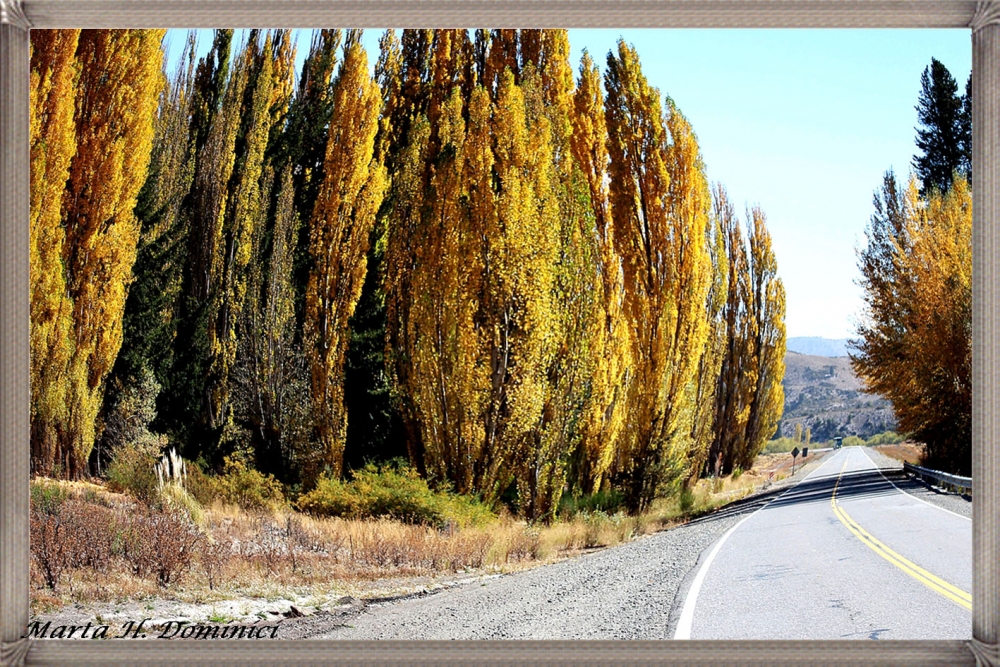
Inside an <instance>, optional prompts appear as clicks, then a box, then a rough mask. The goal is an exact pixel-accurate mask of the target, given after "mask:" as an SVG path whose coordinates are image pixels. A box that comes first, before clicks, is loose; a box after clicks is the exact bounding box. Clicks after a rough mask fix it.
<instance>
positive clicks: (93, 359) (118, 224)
mask: <svg viewBox="0 0 1000 667" xmlns="http://www.w3.org/2000/svg"><path fill="white" fill-rule="evenodd" d="M163 35H164V31H163V30H84V31H82V32H81V33H80V39H79V44H78V47H77V60H78V61H79V66H80V78H79V83H78V87H77V98H76V112H75V123H76V154H75V155H74V157H73V160H72V163H71V166H70V172H69V180H68V182H67V184H66V188H67V192H66V194H65V196H64V199H63V214H62V215H63V221H64V224H65V226H66V239H65V244H64V249H63V259H64V261H65V263H66V267H67V274H68V280H67V290H68V294H69V297H70V299H71V300H72V302H73V327H72V333H71V340H72V341H73V356H72V359H71V361H70V365H69V373H68V377H67V382H68V392H69V395H68V396H67V404H68V409H69V425H68V429H67V431H66V432H65V433H63V434H61V439H62V442H61V448H60V449H61V451H60V453H59V456H58V459H59V460H58V461H57V462H58V463H61V464H62V465H64V466H65V468H64V472H65V473H66V474H68V475H69V476H71V477H79V476H81V475H83V474H85V472H86V464H87V458H88V456H89V455H90V451H91V449H92V447H93V443H94V436H95V423H96V419H97V413H98V410H99V409H100V406H101V402H102V398H103V391H104V379H105V377H106V376H107V374H108V372H109V371H110V370H111V367H112V365H113V364H114V361H115V358H116V356H117V355H118V350H119V348H120V346H121V342H122V329H121V324H122V313H123V310H124V306H125V297H126V296H127V292H128V285H129V282H130V280H131V273H132V264H133V263H134V262H135V255H136V246H137V244H138V240H139V223H138V220H137V219H136V217H135V215H134V213H133V209H134V208H135V203H136V196H137V195H138V193H139V189H140V188H141V187H142V184H143V182H144V181H145V178H146V169H147V167H148V165H149V159H150V151H151V149H152V139H153V119H154V116H155V113H156V107H157V101H158V97H159V93H160V91H161V90H162V88H163V79H162V77H163V74H162V71H161V63H162V50H161V49H160V42H161V40H162V38H163Z"/></svg>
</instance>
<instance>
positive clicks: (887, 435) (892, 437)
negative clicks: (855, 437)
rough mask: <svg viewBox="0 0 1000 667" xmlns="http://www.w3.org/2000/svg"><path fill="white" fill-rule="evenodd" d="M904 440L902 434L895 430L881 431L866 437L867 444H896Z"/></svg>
mask: <svg viewBox="0 0 1000 667" xmlns="http://www.w3.org/2000/svg"><path fill="white" fill-rule="evenodd" d="M904 440H906V438H904V437H903V436H901V435H900V434H898V433H896V432H895V431H883V432H881V433H877V434H875V435H873V436H872V437H870V438H868V445H869V446H875V445H896V444H899V443H901V442H903V441H904Z"/></svg>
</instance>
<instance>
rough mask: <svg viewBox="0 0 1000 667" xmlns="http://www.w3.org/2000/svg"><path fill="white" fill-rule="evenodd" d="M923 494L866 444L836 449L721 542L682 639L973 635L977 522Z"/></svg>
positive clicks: (680, 630)
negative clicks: (880, 464)
mask: <svg viewBox="0 0 1000 667" xmlns="http://www.w3.org/2000/svg"><path fill="white" fill-rule="evenodd" d="M900 484H901V485H902V482H900ZM904 488H905V486H904ZM918 495H919V494H915V495H909V494H906V493H903V492H902V491H901V490H900V489H899V488H897V487H896V486H895V485H893V484H892V483H890V481H889V480H888V479H887V478H886V477H884V476H883V475H882V473H881V472H879V470H878V468H877V467H876V466H875V465H874V463H873V462H872V460H871V458H870V457H869V456H868V455H867V454H866V453H865V451H864V450H863V449H861V448H857V447H848V448H844V449H842V450H840V451H838V452H836V453H835V454H834V455H832V456H827V458H826V460H825V461H824V462H823V464H822V465H821V466H819V467H818V468H816V469H815V470H813V471H812V472H811V473H810V474H809V476H808V477H806V478H805V479H804V480H803V481H802V482H801V483H800V484H798V485H797V486H795V487H792V488H791V489H789V490H788V491H787V492H786V493H785V494H783V495H782V496H780V497H778V498H776V499H775V500H773V501H772V502H771V503H770V504H768V505H767V506H765V507H764V508H762V509H761V510H760V511H758V512H755V513H754V514H752V515H750V516H748V517H746V518H745V519H744V520H742V521H741V522H740V523H739V524H738V525H737V526H735V527H734V528H733V529H732V530H731V531H730V532H728V533H727V534H726V535H724V536H723V537H722V538H721V540H719V541H718V542H716V544H715V545H714V546H713V549H712V550H710V551H709V553H708V554H707V556H706V557H705V558H703V559H702V562H701V563H700V564H699V568H698V571H697V573H696V575H695V576H694V577H693V579H692V580H690V581H689V583H688V586H687V591H686V593H685V595H684V604H683V608H682V613H681V617H680V622H679V623H678V625H677V629H676V631H675V637H676V638H678V639H686V638H691V639H844V638H866V637H867V638H870V639H967V638H969V637H971V634H972V615H971V611H970V608H971V607H970V602H971V601H970V598H969V592H970V591H971V590H972V588H971V587H972V526H971V521H970V520H969V519H968V518H967V517H965V516H960V515H958V514H956V513H953V512H950V511H948V510H946V509H943V508H941V507H939V506H937V505H934V504H931V503H928V502H925V501H922V500H921V499H919V498H918V497H917V496H918Z"/></svg>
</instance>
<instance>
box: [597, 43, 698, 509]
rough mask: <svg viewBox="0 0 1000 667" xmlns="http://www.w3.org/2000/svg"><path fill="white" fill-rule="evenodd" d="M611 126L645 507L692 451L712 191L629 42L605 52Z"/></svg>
mask: <svg viewBox="0 0 1000 667" xmlns="http://www.w3.org/2000/svg"><path fill="white" fill-rule="evenodd" d="M605 83H606V87H607V91H608V96H607V101H606V122H607V126H608V135H609V141H608V152H609V154H610V157H611V168H610V172H609V173H610V177H611V203H612V219H613V221H614V227H615V242H616V245H617V247H618V250H619V254H620V255H621V256H622V260H623V270H624V276H625V285H626V286H627V288H626V294H625V303H624V313H625V316H626V317H627V318H628V322H629V328H630V334H631V339H632V346H633V355H632V356H633V359H634V367H635V373H636V376H635V380H634V383H633V385H632V388H633V391H632V395H631V397H630V401H629V403H630V406H629V407H630V410H629V413H630V414H629V418H628V421H627V426H626V433H627V439H626V441H625V443H624V446H623V451H622V457H621V469H620V470H619V476H620V478H621V479H622V485H623V487H624V492H625V497H626V503H627V504H628V506H629V508H630V509H631V510H641V509H643V508H644V507H646V506H647V505H648V504H649V502H650V501H652V499H653V497H654V496H655V494H656V492H657V491H658V487H659V486H660V485H661V484H662V483H663V482H665V481H669V480H671V479H673V478H675V477H677V476H678V475H679V474H680V473H681V472H682V470H683V467H684V465H685V463H686V460H685V459H686V454H687V452H688V451H689V449H690V433H691V419H692V412H693V400H692V397H691V396H692V393H693V392H692V385H693V383H694V381H695V378H696V372H697V367H698V361H699V359H700V356H701V352H702V348H703V346H704V344H705V337H706V334H707V328H708V327H707V318H706V316H705V307H704V304H705V299H706V296H707V292H708V287H709V284H710V278H711V276H710V269H711V265H710V258H709V254H708V251H707V248H706V238H705V236H706V235H705V228H706V225H707V223H708V217H709V216H708V209H709V197H708V185H707V181H706V179H705V176H704V168H703V165H702V164H701V160H700V158H699V155H698V147H697V142H696V141H695V138H694V134H693V132H692V131H691V128H690V125H689V124H688V122H687V121H686V120H685V119H684V118H683V116H682V115H681V114H680V112H679V111H678V110H677V109H676V107H675V106H674V105H673V104H672V102H670V101H669V100H668V103H667V109H666V113H664V112H663V111H662V107H661V105H660V99H659V91H657V90H656V89H655V88H652V87H651V86H650V85H649V84H648V82H647V81H646V78H645V76H644V75H643V74H642V71H641V67H640V64H639V58H638V54H636V52H635V50H634V49H633V48H631V47H629V46H627V45H626V44H625V43H624V41H620V42H619V43H618V55H617V56H615V54H614V53H609V54H608V71H607V73H606V75H605Z"/></svg>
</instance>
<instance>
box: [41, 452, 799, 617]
mask: <svg viewBox="0 0 1000 667" xmlns="http://www.w3.org/2000/svg"><path fill="white" fill-rule="evenodd" d="M760 461H761V462H763V464H764V465H763V467H762V468H760V469H758V468H757V467H755V468H754V469H753V470H750V471H747V472H745V473H742V474H738V475H734V476H730V477H726V478H722V479H714V480H707V479H706V480H700V481H699V482H698V483H697V484H695V485H694V487H693V488H692V489H690V490H688V491H685V492H684V493H682V494H681V495H680V496H678V497H674V498H665V499H659V500H657V501H656V502H655V503H654V504H653V506H652V507H651V508H650V510H649V511H647V512H646V513H644V514H642V515H640V516H626V515H625V514H624V513H622V512H619V511H615V505H616V502H615V499H614V498H601V497H590V498H582V499H576V500H575V501H573V502H572V503H571V504H570V505H569V506H568V507H566V508H564V512H563V513H562V514H561V518H560V519H559V520H557V521H554V522H553V523H551V524H548V525H529V524H527V523H526V522H524V521H520V520H516V519H514V518H512V517H511V516H510V515H509V514H507V513H505V512H502V513H501V514H500V515H497V514H494V513H492V512H489V510H487V509H486V508H485V507H483V506H482V505H480V504H479V503H477V502H476V501H475V500H474V499H469V498H464V497H461V496H456V495H454V494H449V493H446V492H444V493H442V492H440V491H435V492H431V491H430V490H429V489H427V487H426V485H425V484H424V483H423V481H422V480H420V479H419V478H416V477H414V476H413V475H410V474H409V473H408V472H407V471H406V470H405V469H399V468H396V469H394V470H376V469H366V471H362V474H360V475H357V474H356V475H355V476H354V479H353V480H352V481H351V482H348V483H339V484H328V485H327V486H326V489H325V491H321V492H319V493H313V494H311V495H306V496H303V497H301V498H300V499H299V501H298V503H297V507H296V506H293V505H292V504H289V503H287V502H279V501H278V500H276V499H275V498H270V500H269V501H268V502H261V501H260V494H257V493H256V492H254V490H253V489H252V488H250V487H252V486H253V484H252V482H253V480H251V481H250V482H247V480H245V479H244V480H243V481H242V482H240V483H241V484H243V487H247V488H243V487H240V486H239V484H237V481H239V480H238V479H237V478H235V477H234V478H231V479H229V480H228V481H226V480H223V481H222V482H215V485H216V486H217V487H221V488H225V485H226V484H228V485H229V486H230V487H239V490H238V492H237V491H233V490H232V489H229V491H230V492H228V493H226V494H224V499H223V498H220V497H219V496H218V494H217V495H216V496H214V497H213V496H207V497H206V496H205V495H204V493H203V492H201V491H199V493H198V494H197V495H201V496H202V499H203V500H205V502H204V503H202V502H199V501H198V500H195V499H194V497H193V496H194V494H193V493H192V494H189V493H187V492H186V491H185V490H184V489H183V488H174V487H173V486H171V485H170V484H167V485H164V486H163V488H161V489H160V491H159V492H158V494H156V495H155V496H154V497H152V498H149V497H147V498H146V499H143V500H139V499H137V498H136V497H135V496H134V495H131V494H127V493H120V492H114V491H112V490H110V489H109V488H108V487H106V486H104V485H101V484H94V483H86V482H57V481H54V480H47V479H41V478H39V479H35V480H33V481H32V485H31V486H32V511H31V531H32V535H31V538H32V561H31V583H32V586H31V591H32V597H31V601H32V610H33V612H34V613H39V612H46V611H52V610H54V609H56V608H58V607H60V606H62V605H64V604H68V603H87V602H107V603H115V602H120V601H124V600H142V599H148V598H154V597H161V598H173V599H177V600H180V601H184V602H195V603H201V602H211V601H216V600H225V599H235V598H245V597H265V598H273V597H281V596H283V595H285V594H287V593H288V592H290V591H294V592H299V593H301V592H305V591H307V592H310V593H315V594H337V593H339V592H343V591H348V590H349V591H351V592H352V593H355V594H356V593H357V592H358V591H361V592H362V594H363V591H364V590H365V589H366V588H370V587H372V586H374V584H375V582H384V581H385V580H386V579H392V578H404V577H416V576H426V575H431V576H436V575H448V574H454V573H461V572H478V573H488V572H505V571H512V570H519V569H523V568H526V567H532V566H535V565H539V564H544V563H549V562H553V561H556V560H560V559H563V558H566V557H570V556H573V555H576V554H579V553H581V552H582V551H585V550H590V549H594V548H601V547H608V546H614V545H616V544H620V543H622V542H626V541H629V540H631V539H634V538H636V537H638V536H641V535H646V534H649V533H653V532H656V531H658V530H662V529H664V528H667V527H670V526H673V525H676V524H678V523H680V522H683V521H684V520H686V519H687V518H689V517H693V516H697V515H700V514H704V513H707V512H710V511H712V510H713V509H715V508H717V507H719V506H721V505H724V504H726V503H728V502H732V501H733V500H737V499H739V498H742V497H744V496H746V495H748V494H749V493H751V492H752V491H753V490H754V489H756V488H758V487H759V486H761V485H762V484H763V483H765V482H766V481H768V479H769V478H770V479H773V478H774V477H775V475H774V471H773V470H769V469H768V468H767V465H768V463H769V458H768V457H766V456H765V457H761V459H760ZM235 474H237V475H240V474H243V472H242V471H238V470H237V471H236V473H235ZM779 476H783V475H779ZM256 481H258V482H259V480H256ZM197 483H198V484H203V483H204V480H201V481H200V482H197ZM195 486H197V484H195ZM317 488H318V489H321V490H322V489H323V488H324V487H323V485H321V486H319V487H317ZM271 495H272V496H273V494H271ZM239 498H248V499H249V500H248V501H247V503H246V504H245V506H242V507H241V506H240V505H239V504H236V503H234V502H233V499H239ZM299 508H301V509H299ZM306 509H308V510H309V511H310V512H311V513H307V512H305V511H301V510H306ZM329 514H340V515H342V516H327V515H329Z"/></svg>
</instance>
